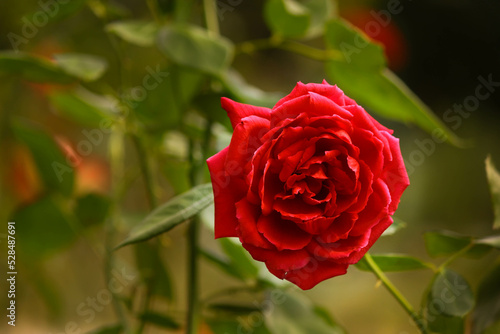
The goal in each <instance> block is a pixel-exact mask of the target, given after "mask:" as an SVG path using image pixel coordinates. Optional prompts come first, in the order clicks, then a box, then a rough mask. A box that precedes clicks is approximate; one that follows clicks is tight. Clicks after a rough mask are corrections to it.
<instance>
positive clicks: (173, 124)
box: [124, 65, 204, 132]
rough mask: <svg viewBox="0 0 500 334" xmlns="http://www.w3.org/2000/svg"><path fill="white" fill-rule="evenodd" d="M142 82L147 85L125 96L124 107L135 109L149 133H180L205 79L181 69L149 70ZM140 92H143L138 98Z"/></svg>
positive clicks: (197, 73)
mask: <svg viewBox="0 0 500 334" xmlns="http://www.w3.org/2000/svg"><path fill="white" fill-rule="evenodd" d="M147 72H148V73H149V74H148V75H146V76H145V77H144V79H143V83H144V82H146V81H145V80H146V78H148V77H149V78H150V79H147V82H148V84H147V85H143V86H136V87H135V88H133V89H132V90H131V91H130V93H129V94H125V96H124V99H125V103H126V104H127V105H128V106H129V107H130V108H131V109H134V111H135V113H136V115H137V118H138V119H139V120H140V121H141V122H142V123H143V124H144V125H145V127H146V128H147V129H148V131H160V132H163V131H164V130H165V129H178V128H179V122H180V120H181V117H182V115H183V114H184V112H185V111H186V109H187V108H188V106H189V104H190V102H191V100H192V99H193V97H194V96H195V94H196V93H197V92H198V89H199V87H200V84H201V83H202V81H203V79H204V75H203V74H201V73H200V72H198V71H194V70H193V69H189V68H183V67H180V66H170V67H167V68H165V69H164V68H160V67H159V65H157V66H156V67H155V68H153V67H148V68H147ZM138 92H141V93H140V94H138Z"/></svg>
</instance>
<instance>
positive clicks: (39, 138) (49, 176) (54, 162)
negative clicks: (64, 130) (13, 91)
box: [12, 120, 74, 196]
mask: <svg viewBox="0 0 500 334" xmlns="http://www.w3.org/2000/svg"><path fill="white" fill-rule="evenodd" d="M12 130H13V132H14V134H15V136H16V138H17V139H18V140H19V141H20V142H22V143H23V144H25V145H26V146H27V147H28V148H29V150H30V152H31V154H32V155H33V159H34V161H35V164H36V166H37V169H38V171H39V172H40V176H41V178H42V180H43V181H44V183H45V186H46V188H47V189H48V190H49V191H52V190H57V191H59V192H61V193H62V194H63V195H65V196H71V194H72V191H73V183H74V171H73V168H71V167H70V166H69V165H68V163H67V162H66V158H65V156H64V154H63V152H62V151H61V149H60V148H59V146H58V145H57V143H56V142H55V141H54V140H53V139H52V137H50V136H49V135H48V134H46V133H45V132H43V131H41V130H39V129H37V128H35V127H33V126H30V125H28V124H27V122H22V121H20V120H16V121H14V122H13V124H12Z"/></svg>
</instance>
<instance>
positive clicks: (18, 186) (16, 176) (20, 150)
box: [5, 145, 42, 202]
mask: <svg viewBox="0 0 500 334" xmlns="http://www.w3.org/2000/svg"><path fill="white" fill-rule="evenodd" d="M8 161H9V164H8V168H7V173H6V174H5V176H6V178H7V179H6V182H5V183H6V184H7V185H8V186H9V188H10V190H11V191H12V193H13V194H14V197H15V198H16V199H17V200H18V201H20V202H31V201H33V200H34V199H35V198H36V197H37V196H38V195H39V194H40V193H41V192H42V182H41V180H40V176H39V175H38V173H37V170H36V166H35V162H34V161H33V157H32V156H31V153H30V152H29V150H28V148H26V147H24V146H21V145H15V146H13V147H12V150H11V157H10V159H9V160H8Z"/></svg>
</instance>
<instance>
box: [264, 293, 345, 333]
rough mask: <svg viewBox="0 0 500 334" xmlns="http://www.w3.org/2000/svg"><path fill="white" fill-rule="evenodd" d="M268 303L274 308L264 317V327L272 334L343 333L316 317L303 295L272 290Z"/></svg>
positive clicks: (308, 301)
mask: <svg viewBox="0 0 500 334" xmlns="http://www.w3.org/2000/svg"><path fill="white" fill-rule="evenodd" d="M273 295H274V297H273ZM269 302H271V303H273V306H274V307H272V308H271V307H270V308H269V311H268V312H266V313H265V314H264V315H265V323H266V326H267V328H269V330H270V331H271V332H272V333H273V334H310V333H314V334H337V333H338V334H341V333H345V332H344V330H343V329H342V328H341V327H339V326H337V325H334V326H332V325H330V324H329V323H328V322H326V321H325V320H324V317H323V316H320V315H318V313H316V312H315V308H314V305H313V304H312V303H311V301H310V300H308V299H307V298H305V297H304V296H303V295H299V294H296V293H293V294H292V293H287V292H285V291H282V290H272V291H271V293H270V297H269Z"/></svg>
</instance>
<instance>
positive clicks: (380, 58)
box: [325, 20, 459, 144]
mask: <svg viewBox="0 0 500 334" xmlns="http://www.w3.org/2000/svg"><path fill="white" fill-rule="evenodd" d="M325 38H326V44H327V46H328V47H329V48H330V49H334V50H340V53H341V55H340V56H339V58H338V59H332V60H331V61H328V62H327V63H326V72H327V74H328V77H329V78H331V79H332V82H330V83H331V84H337V85H338V86H339V88H340V89H342V90H343V91H344V92H345V93H346V94H347V95H349V96H350V97H352V98H353V99H355V100H356V101H357V102H358V103H359V104H360V105H361V106H363V107H364V108H366V109H369V110H372V111H373V112H376V113H377V114H379V115H381V116H383V117H387V118H389V119H394V120H396V121H400V122H405V123H408V122H411V123H415V124H417V125H419V126H420V127H421V128H422V129H424V130H426V131H428V132H430V133H432V132H433V131H436V134H438V135H439V136H445V137H446V138H448V140H450V141H452V142H454V143H456V144H458V143H459V140H458V139H457V138H456V136H455V135H454V134H453V133H452V132H451V131H450V130H449V129H448V128H447V127H446V126H445V125H444V124H443V122H442V121H441V120H439V118H438V117H436V115H434V114H433V113H432V111H431V110H430V109H429V108H428V107H427V106H426V105H425V104H424V103H423V102H422V101H421V100H420V99H419V98H418V97H417V96H416V95H415V94H414V93H413V92H412V91H411V90H410V89H409V88H408V87H407V86H406V85H405V84H404V83H403V82H402V81H401V80H400V79H399V78H398V77H397V76H396V75H395V74H394V73H392V72H391V71H389V70H388V69H387V68H386V62H385V58H384V52H383V49H382V47H381V46H380V45H379V44H375V43H373V42H372V41H371V40H370V39H369V38H368V37H367V36H366V35H364V34H363V33H362V32H361V31H359V30H357V29H356V28H354V27H352V26H350V25H349V24H348V23H347V22H345V21H340V20H338V21H331V22H329V23H328V24H327V28H326V35H325Z"/></svg>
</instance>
